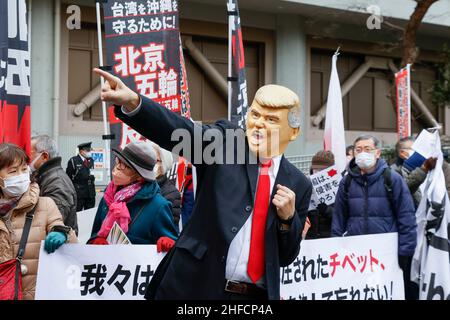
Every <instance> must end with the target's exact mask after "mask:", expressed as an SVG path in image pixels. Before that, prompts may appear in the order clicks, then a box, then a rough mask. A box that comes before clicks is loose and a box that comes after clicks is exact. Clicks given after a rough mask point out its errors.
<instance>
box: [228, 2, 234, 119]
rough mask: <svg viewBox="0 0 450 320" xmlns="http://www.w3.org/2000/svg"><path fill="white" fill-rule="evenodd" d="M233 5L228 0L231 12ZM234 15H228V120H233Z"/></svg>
mask: <svg viewBox="0 0 450 320" xmlns="http://www.w3.org/2000/svg"><path fill="white" fill-rule="evenodd" d="M231 5H232V0H228V8H227V9H228V12H230V8H231ZM233 18H234V16H233V15H231V14H229V15H228V121H231V107H232V106H231V103H232V102H231V97H232V90H233V88H232V83H231V78H232V77H233V68H232V55H233V53H232V48H233V43H232V42H233V41H232V38H233V32H232V30H231V26H232V23H233V22H234V21H232V19H233Z"/></svg>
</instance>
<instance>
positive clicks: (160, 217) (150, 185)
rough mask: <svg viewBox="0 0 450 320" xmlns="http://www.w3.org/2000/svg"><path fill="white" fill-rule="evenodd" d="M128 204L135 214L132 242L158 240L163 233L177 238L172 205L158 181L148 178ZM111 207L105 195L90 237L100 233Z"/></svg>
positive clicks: (131, 229) (131, 228) (131, 211)
mask: <svg viewBox="0 0 450 320" xmlns="http://www.w3.org/2000/svg"><path fill="white" fill-rule="evenodd" d="M127 208H128V210H129V211H130V218H131V222H130V225H129V228H128V232H127V237H128V239H129V240H130V241H131V243H132V244H156V241H158V239H159V238H160V237H169V238H172V239H174V240H176V239H177V237H178V233H177V228H176V227H175V224H174V222H173V216H172V211H171V205H170V203H169V201H167V200H166V199H164V197H163V196H162V195H161V192H160V189H159V186H158V183H156V181H152V182H146V183H145V184H144V185H143V186H142V188H141V190H139V191H138V193H137V194H136V195H135V196H134V197H133V198H132V199H131V200H130V201H128V202H127ZM108 210H109V209H108V206H107V204H106V202H105V199H104V198H102V200H101V201H100V204H99V206H98V209H97V214H96V215H95V219H94V225H93V227H92V233H91V239H90V240H92V239H93V238H95V237H97V233H98V232H99V231H100V228H101V226H102V223H103V220H104V219H105V218H106V215H107V214H108ZM90 240H89V241H90Z"/></svg>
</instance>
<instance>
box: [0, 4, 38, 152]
mask: <svg viewBox="0 0 450 320" xmlns="http://www.w3.org/2000/svg"><path fill="white" fill-rule="evenodd" d="M26 18H27V12H26V4H25V0H3V1H0V143H4V142H10V143H14V144H17V145H18V146H20V147H21V148H23V149H24V150H25V151H26V152H27V153H28V154H30V135H31V124H30V53H29V50H28V29H27V19H26Z"/></svg>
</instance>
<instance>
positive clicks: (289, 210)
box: [272, 184, 295, 220]
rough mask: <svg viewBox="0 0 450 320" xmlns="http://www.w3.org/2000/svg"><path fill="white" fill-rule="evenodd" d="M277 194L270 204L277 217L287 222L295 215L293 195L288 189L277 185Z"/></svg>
mask: <svg viewBox="0 0 450 320" xmlns="http://www.w3.org/2000/svg"><path fill="white" fill-rule="evenodd" d="M276 187H277V193H276V194H275V196H274V197H273V200H272V203H273V205H274V206H275V207H276V208H277V214H278V217H280V219H282V220H289V219H290V218H292V216H293V215H294V213H295V193H294V192H293V191H292V190H291V189H289V188H288V187H285V186H282V185H281V184H277V186H276Z"/></svg>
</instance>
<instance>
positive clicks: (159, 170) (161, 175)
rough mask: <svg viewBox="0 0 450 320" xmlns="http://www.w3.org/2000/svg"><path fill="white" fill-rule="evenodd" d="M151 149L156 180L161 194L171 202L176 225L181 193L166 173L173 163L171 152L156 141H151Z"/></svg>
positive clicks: (178, 216) (179, 212) (179, 211)
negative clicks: (155, 157) (154, 163)
mask: <svg viewBox="0 0 450 320" xmlns="http://www.w3.org/2000/svg"><path fill="white" fill-rule="evenodd" d="M153 149H155V152H156V156H157V160H156V166H155V168H154V171H155V174H156V181H157V182H158V184H159V188H160V189H161V195H162V196H163V197H164V198H166V200H168V201H169V202H170V203H171V204H172V214H173V221H174V222H175V226H177V227H178V224H179V222H180V215H181V194H180V192H179V191H178V189H177V188H176V187H175V182H174V181H170V180H169V179H168V178H167V175H166V174H167V172H168V171H169V170H170V169H171V168H172V165H173V157H172V153H171V152H169V151H167V150H166V149H162V148H160V146H158V145H157V144H156V143H153Z"/></svg>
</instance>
